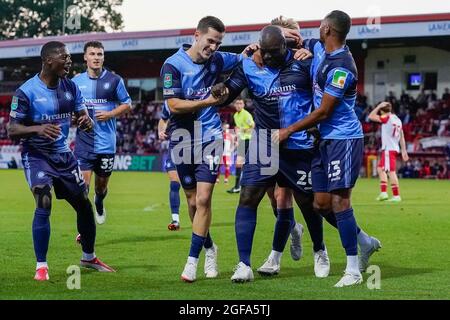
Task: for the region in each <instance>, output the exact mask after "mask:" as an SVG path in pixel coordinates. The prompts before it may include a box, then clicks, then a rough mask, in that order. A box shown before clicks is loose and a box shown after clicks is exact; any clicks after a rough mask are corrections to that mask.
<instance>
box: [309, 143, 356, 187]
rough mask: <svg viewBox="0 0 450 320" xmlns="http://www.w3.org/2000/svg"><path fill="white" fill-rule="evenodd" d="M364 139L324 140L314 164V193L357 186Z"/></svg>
mask: <svg viewBox="0 0 450 320" xmlns="http://www.w3.org/2000/svg"><path fill="white" fill-rule="evenodd" d="M363 152H364V138H358V139H347V140H322V141H321V142H320V144H319V150H318V151H317V152H316V155H315V157H314V159H313V162H312V185H313V191H314V192H331V191H333V190H338V189H351V188H353V187H354V186H355V183H356V180H357V179H358V176H359V171H360V169H361V165H362V161H363Z"/></svg>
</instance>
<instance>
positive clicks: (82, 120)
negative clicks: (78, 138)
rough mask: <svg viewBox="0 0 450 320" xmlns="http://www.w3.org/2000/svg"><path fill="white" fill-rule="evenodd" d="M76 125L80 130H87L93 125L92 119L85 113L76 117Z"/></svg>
mask: <svg viewBox="0 0 450 320" xmlns="http://www.w3.org/2000/svg"><path fill="white" fill-rule="evenodd" d="M77 125H78V128H80V129H81V130H83V131H86V132H89V131H91V130H92V128H93V127H94V121H92V119H91V117H89V115H88V114H87V113H86V114H82V115H80V116H79V117H78V119H77Z"/></svg>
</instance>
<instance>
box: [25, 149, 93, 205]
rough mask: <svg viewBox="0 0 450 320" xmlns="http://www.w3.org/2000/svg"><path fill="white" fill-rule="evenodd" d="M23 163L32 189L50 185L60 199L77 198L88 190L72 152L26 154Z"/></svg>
mask: <svg viewBox="0 0 450 320" xmlns="http://www.w3.org/2000/svg"><path fill="white" fill-rule="evenodd" d="M22 163H23V167H24V171H25V178H26V179H27V182H28V185H29V186H30V189H32V188H33V187H35V186H38V185H49V186H50V187H54V190H55V195H56V198H58V199H67V198H71V197H75V196H78V195H79V194H80V193H81V192H85V190H86V185H85V183H84V179H83V175H82V173H81V170H80V167H79V166H78V162H77V160H76V159H75V157H74V155H73V153H72V152H65V153H54V154H44V153H40V152H24V153H22Z"/></svg>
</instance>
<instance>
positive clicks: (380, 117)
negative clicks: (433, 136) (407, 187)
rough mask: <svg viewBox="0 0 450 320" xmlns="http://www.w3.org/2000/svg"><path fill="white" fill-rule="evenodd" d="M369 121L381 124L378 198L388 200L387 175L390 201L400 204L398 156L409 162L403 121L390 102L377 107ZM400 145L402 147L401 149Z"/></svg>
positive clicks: (370, 115)
mask: <svg viewBox="0 0 450 320" xmlns="http://www.w3.org/2000/svg"><path fill="white" fill-rule="evenodd" d="M369 119H370V120H371V121H374V122H379V123H381V156H380V161H379V162H378V168H377V169H378V176H379V177H380V189H381V193H380V195H379V196H378V197H377V200H378V201H385V200H388V198H389V196H388V194H387V179H388V176H387V173H389V180H390V181H391V188H392V198H391V199H389V201H393V202H399V201H401V200H402V199H401V198H400V190H399V185H398V178H397V173H396V168H395V167H396V162H397V154H398V153H399V152H400V149H401V153H402V159H403V161H405V162H406V161H408V159H409V157H408V153H407V152H406V143H405V137H404V135H403V129H402V121H401V120H400V119H399V118H398V117H397V116H396V115H395V114H394V113H393V112H392V105H391V104H390V103H389V102H382V103H380V104H379V105H378V106H376V107H375V108H374V109H373V110H372V112H371V113H370V114H369ZM399 144H400V147H401V148H399Z"/></svg>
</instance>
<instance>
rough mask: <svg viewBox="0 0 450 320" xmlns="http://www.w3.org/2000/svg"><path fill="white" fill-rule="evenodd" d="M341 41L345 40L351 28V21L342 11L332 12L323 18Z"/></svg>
mask: <svg viewBox="0 0 450 320" xmlns="http://www.w3.org/2000/svg"><path fill="white" fill-rule="evenodd" d="M325 18H326V19H327V20H328V21H329V22H330V24H331V27H332V28H333V30H334V31H335V32H336V33H337V34H338V35H339V38H340V39H341V40H345V37H347V34H348V33H349V31H350V27H351V26H352V19H351V18H350V16H349V15H348V14H346V13H345V12H344V11H340V10H333V11H331V12H330V13H329V14H328V15H327V16H326V17H325Z"/></svg>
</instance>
